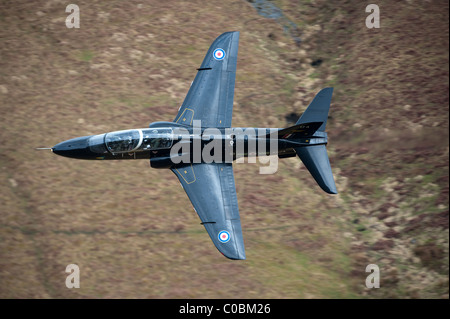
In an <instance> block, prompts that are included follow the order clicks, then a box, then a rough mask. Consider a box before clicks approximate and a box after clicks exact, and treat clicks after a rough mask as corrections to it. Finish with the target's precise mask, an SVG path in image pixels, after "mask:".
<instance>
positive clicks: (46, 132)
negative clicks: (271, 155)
mask: <svg viewBox="0 0 450 319" xmlns="http://www.w3.org/2000/svg"><path fill="white" fill-rule="evenodd" d="M272 3H273V4H274V5H275V6H276V7H278V8H280V9H281V10H282V12H283V19H277V20H275V19H270V18H267V17H263V16H261V15H258V12H257V10H256V9H255V8H254V7H253V6H252V3H250V2H247V1H243V0H242V1H241V0H238V1H231V2H229V3H227V4H226V5H225V4H224V3H223V1H215V0H212V1H208V2H204V1H186V2H182V1H165V2H161V1H127V2H121V1H108V2H104V1H78V2H77V5H79V7H80V12H81V28H80V29H67V28H66V27H65V23H64V21H65V18H66V16H67V15H68V14H67V13H65V6H66V5H67V4H66V3H65V2H63V1H58V0H50V1H49V0H44V1H37V2H32V3H29V2H27V1H14V2H8V1H2V2H0V43H1V45H0V57H1V59H0V114H1V117H0V124H1V128H2V129H1V131H0V140H1V142H2V143H1V145H0V167H1V169H0V174H1V179H0V180H1V183H0V198H1V202H2V208H1V214H0V229H1V230H0V296H1V297H3V298H26V297H29V298H107V297H109V298H120V297H122V298H191V297H195V298H230V297H233V298H261V297H262V298H448V286H449V283H448V271H449V270H448V269H449V267H448V266H449V259H448V256H449V247H448V238H449V233H448V221H449V217H448V205H449V202H448V190H449V182H448V165H449V135H448V123H449V118H448V114H449V108H448V105H449V104H448V101H449V95H448V94H449V93H448V74H449V68H448V36H449V32H448V2H446V1H414V0H410V1H379V2H378V3H377V4H378V5H379V7H380V12H381V28H380V29H367V28H366V26H365V23H364V21H365V19H366V16H367V15H368V13H366V12H365V6H366V5H367V4H368V3H367V4H366V3H364V2H361V1H339V4H336V3H334V2H329V1H322V0H313V1H293V0H292V1H290V0H278V1H273V2H272ZM286 21H291V22H293V23H295V25H296V26H297V29H295V33H292V30H291V31H289V32H285V31H284V30H283V24H285V23H286ZM229 30H239V31H241V36H240V46H239V58H238V71H237V79H236V90H235V106H234V114H233V126H238V127H239V126H244V127H245V126H255V127H284V126H288V125H289V124H290V123H292V122H293V121H294V122H295V121H296V119H297V118H298V116H299V115H300V114H301V112H303V111H304V109H305V108H306V106H307V105H308V103H309V102H310V101H311V99H312V97H313V96H314V94H315V93H316V92H317V91H319V90H320V88H322V87H325V86H333V87H334V88H335V90H334V96H333V102H332V106H331V113H330V118H329V122H328V125H327V129H328V134H329V145H328V150H329V154H330V159H331V163H332V167H333V172H334V175H335V178H336V182H337V187H338V191H339V194H338V195H337V196H329V195H327V194H324V193H322V192H321V191H320V190H319V188H318V187H317V186H316V185H315V182H314V181H313V179H312V178H311V177H310V176H309V173H308V172H307V171H306V170H305V168H304V167H303V165H302V164H301V163H300V162H299V161H298V159H296V158H288V159H285V160H283V161H280V167H279V170H278V172H277V173H276V174H274V175H259V174H258V171H259V168H258V165H255V164H246V165H244V164H236V165H235V177H236V187H237V193H238V201H239V206H240V214H241V220H242V225H243V229H244V240H245V244H246V249H247V260H246V261H243V262H236V261H230V260H226V259H224V258H223V256H221V255H220V254H219V253H218V252H217V251H216V250H215V249H214V247H213V245H212V243H211V242H210V239H209V237H208V235H207V234H206V232H205V231H204V228H203V226H201V225H200V224H199V219H198V217H197V216H196V215H195V212H194V211H193V210H192V208H191V205H190V202H189V201H188V199H187V196H186V195H185V194H184V192H183V191H182V190H181V189H180V187H179V184H178V181H177V179H176V178H175V176H172V175H173V174H172V173H171V172H169V171H160V170H152V169H149V165H148V162H147V161H127V162H114V163H110V162H108V163H106V162H85V161H75V160H69V159H66V158H60V157H56V156H54V155H51V154H50V153H47V152H36V151H34V148H35V147H43V146H53V145H54V144H56V143H58V142H60V141H62V140H65V139H69V138H72V137H76V136H81V135H90V134H97V133H103V132H108V131H113V130H120V129H127V128H134V127H145V126H146V125H148V123H150V122H153V121H160V120H172V119H173V118H174V117H175V114H176V111H177V109H178V106H179V105H180V103H181V102H182V100H183V98H184V96H185V94H186V92H187V90H188V88H189V84H190V82H191V81H192V80H193V77H194V76H195V69H196V68H198V66H199V65H200V63H201V61H202V59H203V56H204V54H205V52H206V50H207V49H208V47H209V45H210V43H211V42H212V40H213V39H214V38H215V37H217V36H218V35H219V34H221V33H222V32H224V31H229ZM298 38H300V39H301V42H299V41H298ZM71 263H76V264H78V265H79V266H80V271H81V288H80V289H76V290H75V289H72V290H69V289H67V288H66V287H65V285H64V283H65V278H66V276H67V274H66V273H65V272H64V270H65V268H66V265H68V264H71ZM368 264H377V265H378V266H379V267H380V272H381V280H380V284H381V287H380V288H379V289H367V288H366V287H365V279H366V277H367V275H368V273H366V272H365V269H366V266H367V265H368Z"/></svg>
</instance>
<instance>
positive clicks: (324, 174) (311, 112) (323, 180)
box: [294, 88, 337, 194]
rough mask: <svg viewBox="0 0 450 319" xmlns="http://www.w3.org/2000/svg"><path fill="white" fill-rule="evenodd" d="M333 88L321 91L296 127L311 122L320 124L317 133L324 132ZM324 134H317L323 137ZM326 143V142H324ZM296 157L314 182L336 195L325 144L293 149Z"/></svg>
mask: <svg viewBox="0 0 450 319" xmlns="http://www.w3.org/2000/svg"><path fill="white" fill-rule="evenodd" d="M332 94H333V88H324V89H322V90H321V91H320V92H319V93H318V94H317V95H316V96H315V97H314V99H313V100H312V102H311V103H310V104H309V106H308V108H307V109H306V111H305V112H304V113H303V114H302V116H301V117H300V119H299V120H298V121H297V123H296V125H300V124H306V123H311V122H315V123H317V122H319V123H321V124H320V126H319V127H318V129H317V131H319V132H324V131H325V126H326V125H327V118H328V111H329V110H330V103H331V96H332ZM324 134H325V136H326V133H322V134H317V135H318V136H321V137H322V136H323V135H324ZM325 142H326V141H325ZM294 149H295V152H296V153H297V155H298V157H300V159H301V160H302V162H303V164H305V166H306V168H307V169H308V171H309V172H310V173H311V175H312V176H313V177H314V179H315V180H316V182H317V184H319V186H320V187H321V188H322V189H323V190H324V191H325V192H327V193H329V194H337V189H336V184H335V183H334V178H333V173H332V172H331V165H330V160H329V158H328V154H327V149H326V147H325V144H316V145H310V146H304V147H297V148H294Z"/></svg>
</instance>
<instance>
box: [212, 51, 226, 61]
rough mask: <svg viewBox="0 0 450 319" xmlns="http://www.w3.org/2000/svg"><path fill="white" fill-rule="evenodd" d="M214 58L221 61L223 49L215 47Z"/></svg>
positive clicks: (223, 56)
mask: <svg viewBox="0 0 450 319" xmlns="http://www.w3.org/2000/svg"><path fill="white" fill-rule="evenodd" d="M213 57H214V59H216V60H218V61H221V60H223V59H224V58H225V51H224V50H223V49H220V48H218V49H215V50H214V52H213Z"/></svg>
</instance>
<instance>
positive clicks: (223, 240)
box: [219, 230, 230, 244]
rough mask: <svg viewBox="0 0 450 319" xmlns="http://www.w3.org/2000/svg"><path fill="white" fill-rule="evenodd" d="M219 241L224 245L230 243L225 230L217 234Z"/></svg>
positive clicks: (228, 234)
mask: <svg viewBox="0 0 450 319" xmlns="http://www.w3.org/2000/svg"><path fill="white" fill-rule="evenodd" d="M219 241H220V242H221V243H224V244H225V243H228V242H229V241H230V233H229V232H227V231H226V230H222V231H221V232H220V233H219Z"/></svg>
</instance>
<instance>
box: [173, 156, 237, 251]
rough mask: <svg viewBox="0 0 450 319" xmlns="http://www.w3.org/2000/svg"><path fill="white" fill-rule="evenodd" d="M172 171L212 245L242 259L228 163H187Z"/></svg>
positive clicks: (231, 176) (235, 206)
mask: <svg viewBox="0 0 450 319" xmlns="http://www.w3.org/2000/svg"><path fill="white" fill-rule="evenodd" d="M172 171H173V172H174V173H175V175H177V177H178V179H179V180H180V183H181V185H182V186H183V188H184V190H185V191H186V194H187V195H188V197H189V199H190V200H191V203H192V205H193V206H194V209H195V211H196V212H197V214H198V216H199V217H200V220H201V221H202V224H203V226H205V229H206V231H207V232H208V234H209V236H210V237H211V239H212V241H213V243H214V245H215V246H216V248H217V249H218V250H219V251H220V252H221V253H222V254H223V255H224V256H225V257H228V258H230V259H245V249H244V239H243V236H242V228H241V222H240V217H239V208H238V203H237V195H236V187H235V183H234V175H233V166H232V164H229V163H211V164H188V165H184V166H180V167H176V168H172Z"/></svg>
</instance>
